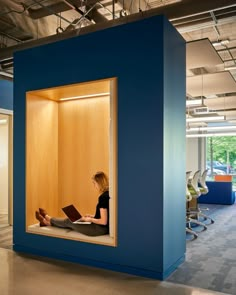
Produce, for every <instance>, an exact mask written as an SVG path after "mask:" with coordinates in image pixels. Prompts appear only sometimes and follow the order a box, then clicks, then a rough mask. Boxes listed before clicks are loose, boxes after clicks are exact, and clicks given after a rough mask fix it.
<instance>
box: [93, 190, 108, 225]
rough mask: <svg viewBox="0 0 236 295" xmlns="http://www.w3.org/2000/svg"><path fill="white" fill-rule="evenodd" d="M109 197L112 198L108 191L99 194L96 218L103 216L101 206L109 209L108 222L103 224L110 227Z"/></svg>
mask: <svg viewBox="0 0 236 295" xmlns="http://www.w3.org/2000/svg"><path fill="white" fill-rule="evenodd" d="M109 199H110V196H109V192H108V191H106V192H104V193H102V194H101V195H100V196H99V198H98V204H97V207H96V213H95V215H94V218H97V219H100V218H101V215H100V208H103V209H107V224H106V225H103V226H107V227H109Z"/></svg>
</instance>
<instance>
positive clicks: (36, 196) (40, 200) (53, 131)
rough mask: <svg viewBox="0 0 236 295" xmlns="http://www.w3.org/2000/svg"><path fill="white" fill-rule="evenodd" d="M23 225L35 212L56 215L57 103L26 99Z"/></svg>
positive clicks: (32, 219)
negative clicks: (40, 208)
mask: <svg viewBox="0 0 236 295" xmlns="http://www.w3.org/2000/svg"><path fill="white" fill-rule="evenodd" d="M26 98H27V100H26V110H27V113H26V225H30V224H34V223H36V222H37V220H36V219H35V210H37V208H38V207H43V208H47V210H48V211H49V213H50V214H52V215H57V214H58V103H57V102H54V101H51V100H47V99H44V98H42V97H39V96H35V95H33V94H27V96H26Z"/></svg>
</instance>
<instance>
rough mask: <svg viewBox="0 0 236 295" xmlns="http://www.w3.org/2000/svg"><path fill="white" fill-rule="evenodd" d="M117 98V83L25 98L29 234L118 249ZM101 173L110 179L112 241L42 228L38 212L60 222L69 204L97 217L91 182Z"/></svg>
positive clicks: (84, 85)
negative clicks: (36, 215) (99, 244)
mask: <svg viewBox="0 0 236 295" xmlns="http://www.w3.org/2000/svg"><path fill="white" fill-rule="evenodd" d="M116 93H117V80H116V78H111V79H105V80H98V81H90V82H86V83H79V84H72V85H66V86H60V87H55V88H49V89H42V90H35V91H29V92H27V93H26V231H27V232H30V233H37V234H43V235H50V236H56V237H60V238H65V239H75V240H79V241H85V242H91V243H101V244H106V245H111V246H116V243H117V229H116V227H117V226H116V225H117V222H116V218H117V214H116V211H117V206H116V200H117V94H116ZM97 171H104V172H105V173H106V174H107V175H108V176H109V186H110V187H109V194H110V204H109V206H110V224H109V226H110V234H109V236H100V237H88V236H85V235H82V234H79V233H77V232H73V231H68V230H66V229H65V230H64V229H58V228H54V227H39V225H38V222H37V220H36V219H35V211H36V210H38V208H39V207H42V208H46V209H47V211H48V212H49V214H50V215H51V216H55V217H65V215H64V214H63V212H62V210H61V208H62V207H65V206H67V205H69V204H74V205H75V206H76V207H77V208H78V209H79V211H80V212H81V213H82V214H86V213H91V214H93V213H95V208H96V204H97V200H98V194H97V192H96V190H95V189H94V187H93V184H92V180H91V177H92V175H93V174H95V173H96V172H97ZM50 228H52V229H50Z"/></svg>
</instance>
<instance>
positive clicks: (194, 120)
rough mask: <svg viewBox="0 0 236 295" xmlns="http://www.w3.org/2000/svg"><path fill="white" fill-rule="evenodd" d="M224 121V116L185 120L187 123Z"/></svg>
mask: <svg viewBox="0 0 236 295" xmlns="http://www.w3.org/2000/svg"><path fill="white" fill-rule="evenodd" d="M224 120H225V116H205V117H196V118H186V122H187V123H195V122H209V121H224Z"/></svg>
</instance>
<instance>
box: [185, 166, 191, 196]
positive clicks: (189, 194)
mask: <svg viewBox="0 0 236 295" xmlns="http://www.w3.org/2000/svg"><path fill="white" fill-rule="evenodd" d="M190 175H191V171H187V172H186V201H187V202H189V201H191V200H192V196H191V193H190V191H189V189H188V182H189V177H190Z"/></svg>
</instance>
